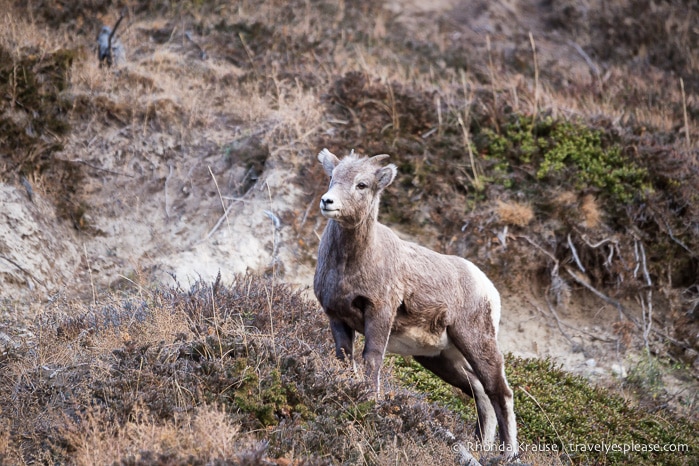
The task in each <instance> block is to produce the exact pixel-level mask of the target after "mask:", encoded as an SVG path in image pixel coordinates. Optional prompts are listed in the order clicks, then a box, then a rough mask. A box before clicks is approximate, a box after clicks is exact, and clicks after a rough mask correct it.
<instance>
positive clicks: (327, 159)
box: [318, 149, 340, 176]
mask: <svg viewBox="0 0 699 466" xmlns="http://www.w3.org/2000/svg"><path fill="white" fill-rule="evenodd" d="M318 160H319V161H320V163H322V164H323V168H324V169H325V173H327V174H328V176H333V170H334V169H335V167H336V166H337V164H338V163H340V159H338V158H337V156H336V155H335V154H333V153H332V152H330V151H329V150H328V149H323V150H322V151H320V153H319V154H318Z"/></svg>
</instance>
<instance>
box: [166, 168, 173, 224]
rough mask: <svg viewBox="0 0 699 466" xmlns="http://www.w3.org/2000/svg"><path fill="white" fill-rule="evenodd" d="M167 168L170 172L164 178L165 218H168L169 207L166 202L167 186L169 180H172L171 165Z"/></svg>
mask: <svg viewBox="0 0 699 466" xmlns="http://www.w3.org/2000/svg"><path fill="white" fill-rule="evenodd" d="M168 167H169V168H170V172H169V173H168V175H167V177H166V178H165V215H166V216H167V218H168V219H169V218H170V206H169V201H168V195H167V185H168V184H169V182H170V178H172V172H173V170H172V164H171V163H169V164H168Z"/></svg>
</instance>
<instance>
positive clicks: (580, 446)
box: [395, 355, 699, 465]
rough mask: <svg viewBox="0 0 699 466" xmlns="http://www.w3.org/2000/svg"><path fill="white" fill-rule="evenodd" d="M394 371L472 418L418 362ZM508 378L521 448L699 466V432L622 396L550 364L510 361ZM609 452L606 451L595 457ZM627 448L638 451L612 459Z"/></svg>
mask: <svg viewBox="0 0 699 466" xmlns="http://www.w3.org/2000/svg"><path fill="white" fill-rule="evenodd" d="M395 367H396V370H395V371H396V374H397V376H398V377H399V379H400V381H401V382H402V383H403V384H405V385H406V386H409V387H412V388H414V389H415V390H418V391H420V392H423V393H425V394H427V397H428V398H429V399H430V400H431V401H434V402H436V403H439V404H441V405H443V406H447V407H449V408H450V409H453V410H455V411H457V412H459V413H460V414H461V415H462V416H464V417H466V418H469V419H473V418H474V414H473V412H474V408H473V404H472V403H469V402H467V403H464V402H463V400H461V399H459V398H457V397H455V396H454V394H453V392H452V389H451V388H450V387H449V386H448V385H447V384H445V383H444V382H442V381H441V380H439V379H437V377H435V376H434V375H432V374H431V373H429V372H428V371H427V370H425V369H423V368H422V367H421V366H420V365H419V364H417V363H416V362H410V363H408V362H406V361H405V360H403V359H402V358H396V359H395ZM506 373H507V378H508V381H509V383H510V386H511V388H512V390H513V391H514V395H515V413H516V415H517V424H518V426H519V441H520V443H521V444H526V445H537V446H538V445H556V448H557V450H558V451H559V452H563V457H564V458H565V459H567V458H568V457H570V460H571V461H572V462H573V463H574V464H634V465H637V464H649V465H650V464H676V465H684V464H696V461H695V460H692V458H693V457H694V456H692V455H696V453H697V452H696V445H699V434H698V432H699V426H697V425H696V424H692V423H690V422H689V421H686V420H683V419H677V418H671V417H670V416H669V415H668V414H667V413H663V412H654V413H650V412H647V411H644V410H643V409H640V408H638V407H635V406H632V405H630V404H629V403H628V402H627V401H625V400H624V399H623V398H621V397H620V396H618V395H615V394H613V393H611V392H609V391H607V390H603V389H600V388H596V387H593V386H591V385H590V384H589V383H588V382H587V381H586V380H585V379H583V378H582V377H578V376H574V375H571V374H569V373H566V372H564V371H562V370H561V369H560V368H558V367H556V366H555V365H554V363H553V362H551V361H550V360H539V359H521V358H516V357H514V356H511V355H508V356H507V357H506ZM665 415H667V416H668V417H667V418H666V417H664V416H665ZM682 445H684V446H686V448H688V449H689V451H684V452H677V451H667V452H665V451H654V450H656V449H664V448H670V449H672V448H676V447H679V448H685V447H682ZM605 448H607V449H608V451H596V449H605ZM623 448H629V449H636V450H637V451H629V452H626V453H624V452H623V451H614V450H615V449H619V450H622V449H623ZM693 461H694V462H693Z"/></svg>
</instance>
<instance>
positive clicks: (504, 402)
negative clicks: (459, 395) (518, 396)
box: [447, 322, 519, 458]
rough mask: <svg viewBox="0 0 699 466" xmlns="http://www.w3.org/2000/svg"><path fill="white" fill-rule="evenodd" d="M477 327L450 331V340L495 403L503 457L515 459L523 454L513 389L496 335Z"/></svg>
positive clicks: (458, 328) (461, 327)
mask: <svg viewBox="0 0 699 466" xmlns="http://www.w3.org/2000/svg"><path fill="white" fill-rule="evenodd" d="M473 323H474V322H470V323H469V324H470V325H469V326H466V325H463V326H460V327H456V328H450V329H448V330H447V331H448V334H449V338H450V339H451V341H452V342H453V343H454V346H456V347H457V348H458V349H459V351H461V353H462V354H463V355H464V356H465V357H466V360H467V361H468V363H469V365H470V366H471V368H472V370H473V373H474V374H475V376H476V377H477V378H478V379H479V380H480V383H481V385H482V387H483V389H484V391H485V393H486V394H487V396H488V398H490V401H491V402H492V406H493V408H494V410H495V416H496V418H497V424H498V429H499V433H500V443H501V448H502V452H503V454H504V455H505V456H506V457H508V458H515V457H517V456H518V454H519V445H518V444H517V422H516V420H515V413H514V397H513V393H512V389H510V386H509V385H508V383H507V379H506V378H505V360H504V358H503V356H502V353H501V352H500V349H499V348H498V344H497V339H496V337H495V334H494V332H493V333H490V334H489V332H487V331H485V332H484V331H482V330H484V329H481V330H480V331H477V329H478V326H477V325H473ZM486 328H487V327H486ZM491 328H492V326H491ZM474 332H475V333H474Z"/></svg>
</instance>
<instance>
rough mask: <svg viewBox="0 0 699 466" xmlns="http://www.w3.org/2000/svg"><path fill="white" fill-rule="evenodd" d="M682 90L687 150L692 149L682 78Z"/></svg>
mask: <svg viewBox="0 0 699 466" xmlns="http://www.w3.org/2000/svg"><path fill="white" fill-rule="evenodd" d="M680 89H681V90H682V111H683V113H684V134H685V136H686V139H687V149H689V148H690V147H691V141H690V139H689V118H687V97H686V96H685V94H684V80H683V79H682V78H680Z"/></svg>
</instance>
